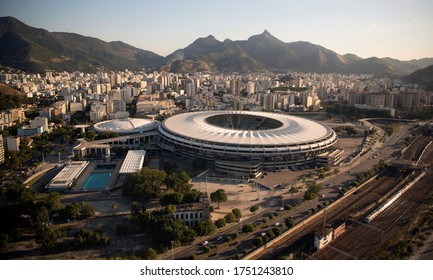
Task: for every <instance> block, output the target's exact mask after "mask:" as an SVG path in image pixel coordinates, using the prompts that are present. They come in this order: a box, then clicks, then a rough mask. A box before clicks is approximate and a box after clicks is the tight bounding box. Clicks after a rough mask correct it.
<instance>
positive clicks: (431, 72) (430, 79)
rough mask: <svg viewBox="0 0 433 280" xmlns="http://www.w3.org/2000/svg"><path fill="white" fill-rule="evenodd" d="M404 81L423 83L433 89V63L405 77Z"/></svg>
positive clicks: (428, 88)
mask: <svg viewBox="0 0 433 280" xmlns="http://www.w3.org/2000/svg"><path fill="white" fill-rule="evenodd" d="M403 80H404V81H407V82H409V83H413V84H419V85H423V86H425V87H426V88H427V90H433V65H430V66H428V67H426V68H423V69H420V70H417V71H415V72H413V73H412V74H410V75H407V76H405V77H404V78H403Z"/></svg>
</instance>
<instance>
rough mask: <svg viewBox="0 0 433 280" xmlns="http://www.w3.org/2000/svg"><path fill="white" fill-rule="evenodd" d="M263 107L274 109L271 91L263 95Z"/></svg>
mask: <svg viewBox="0 0 433 280" xmlns="http://www.w3.org/2000/svg"><path fill="white" fill-rule="evenodd" d="M263 109H265V110H267V111H273V110H274V109H275V101H274V95H273V94H272V93H266V94H264V95H263Z"/></svg>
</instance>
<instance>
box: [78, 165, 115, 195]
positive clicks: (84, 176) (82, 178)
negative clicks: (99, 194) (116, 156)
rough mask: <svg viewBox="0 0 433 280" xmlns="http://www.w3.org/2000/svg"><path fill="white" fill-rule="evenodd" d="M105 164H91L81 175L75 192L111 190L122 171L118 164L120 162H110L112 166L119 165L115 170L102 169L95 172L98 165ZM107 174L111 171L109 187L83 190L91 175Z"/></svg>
mask: <svg viewBox="0 0 433 280" xmlns="http://www.w3.org/2000/svg"><path fill="white" fill-rule="evenodd" d="M102 164H105V163H101V162H91V163H90V164H89V165H88V166H87V168H86V169H85V170H84V171H83V173H81V175H80V176H79V177H78V179H77V182H76V183H75V188H74V190H75V191H103V190H110V189H111V187H112V186H113V185H114V183H115V181H116V179H117V176H118V174H119V170H120V164H118V162H110V164H117V165H116V168H115V169H107V170H104V169H100V170H95V168H96V166H97V165H102ZM95 171H96V172H106V171H109V172H111V177H110V180H109V181H108V184H107V187H106V188H104V189H83V186H84V183H85V182H86V180H87V178H89V176H90V174H91V173H92V172H95Z"/></svg>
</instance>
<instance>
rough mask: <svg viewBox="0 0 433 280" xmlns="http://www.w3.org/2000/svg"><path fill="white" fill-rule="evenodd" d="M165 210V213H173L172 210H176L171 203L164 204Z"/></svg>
mask: <svg viewBox="0 0 433 280" xmlns="http://www.w3.org/2000/svg"><path fill="white" fill-rule="evenodd" d="M165 212H166V213H167V214H170V215H173V214H174V212H176V206H174V205H172V204H170V205H167V206H165Z"/></svg>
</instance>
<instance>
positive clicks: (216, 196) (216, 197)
mask: <svg viewBox="0 0 433 280" xmlns="http://www.w3.org/2000/svg"><path fill="white" fill-rule="evenodd" d="M210 200H211V201H212V202H218V208H220V202H226V201H227V194H226V191H225V190H223V189H218V190H216V191H215V192H213V193H211V194H210Z"/></svg>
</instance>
